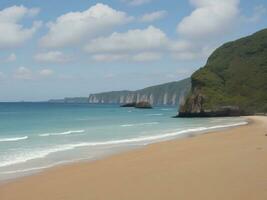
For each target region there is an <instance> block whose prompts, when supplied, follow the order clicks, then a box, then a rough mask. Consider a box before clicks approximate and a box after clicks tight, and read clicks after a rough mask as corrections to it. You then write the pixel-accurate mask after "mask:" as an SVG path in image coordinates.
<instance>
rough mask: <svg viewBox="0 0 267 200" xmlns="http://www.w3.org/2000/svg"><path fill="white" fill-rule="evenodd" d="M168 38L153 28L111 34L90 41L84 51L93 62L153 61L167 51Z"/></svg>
mask: <svg viewBox="0 0 267 200" xmlns="http://www.w3.org/2000/svg"><path fill="white" fill-rule="evenodd" d="M167 47H168V38H167V36H166V35H165V33H164V32H162V31H161V30H160V29H158V28H155V27H154V26H149V27H148V28H146V29H135V30H129V31H127V32H125V33H117V32H115V33H113V34H111V35H110V36H108V37H101V38H96V39H94V40H91V41H90V42H89V43H88V44H87V45H86V46H85V50H86V51H87V52H88V53H90V54H91V58H92V59H93V60H95V61H119V60H124V61H153V60H158V59H159V58H160V57H161V53H160V52H161V51H163V50H164V49H167Z"/></svg>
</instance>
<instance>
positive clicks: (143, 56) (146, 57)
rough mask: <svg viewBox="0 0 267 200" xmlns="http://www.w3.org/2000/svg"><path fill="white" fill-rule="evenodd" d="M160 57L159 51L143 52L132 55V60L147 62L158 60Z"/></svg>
mask: <svg viewBox="0 0 267 200" xmlns="http://www.w3.org/2000/svg"><path fill="white" fill-rule="evenodd" d="M161 57H162V54H161V53H155V52H143V53H139V54H136V55H134V56H133V60H134V61H137V62H149V61H156V60H160V59H161Z"/></svg>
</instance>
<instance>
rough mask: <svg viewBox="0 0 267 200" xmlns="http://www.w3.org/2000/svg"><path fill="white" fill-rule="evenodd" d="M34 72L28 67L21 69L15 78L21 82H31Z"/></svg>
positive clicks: (15, 74) (16, 72)
mask: <svg viewBox="0 0 267 200" xmlns="http://www.w3.org/2000/svg"><path fill="white" fill-rule="evenodd" d="M32 75H33V74H32V71H31V70H30V69H28V68H26V67H19V68H18V69H17V70H16V71H15V73H14V78H15V79H20V80H31V79H32V78H33V76H32Z"/></svg>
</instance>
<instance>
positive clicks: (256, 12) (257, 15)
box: [245, 5, 267, 22]
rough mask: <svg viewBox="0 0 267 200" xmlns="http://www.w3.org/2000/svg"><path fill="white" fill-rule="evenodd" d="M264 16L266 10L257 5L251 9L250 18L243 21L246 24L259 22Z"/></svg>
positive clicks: (266, 12)
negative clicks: (246, 22) (245, 21)
mask: <svg viewBox="0 0 267 200" xmlns="http://www.w3.org/2000/svg"><path fill="white" fill-rule="evenodd" d="M266 14H267V8H266V7H265V6H263V5H258V6H255V7H254V9H253V15H252V16H251V17H247V18H246V19H245V20H247V21H248V22H259V21H260V20H261V19H262V18H263V16H264V15H266Z"/></svg>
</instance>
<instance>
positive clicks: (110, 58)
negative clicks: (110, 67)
mask: <svg viewBox="0 0 267 200" xmlns="http://www.w3.org/2000/svg"><path fill="white" fill-rule="evenodd" d="M91 58H92V59H93V60H94V61H97V62H114V61H125V60H128V59H129V55H128V54H120V53H117V54H111V53H104V54H93V55H92V56H91Z"/></svg>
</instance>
